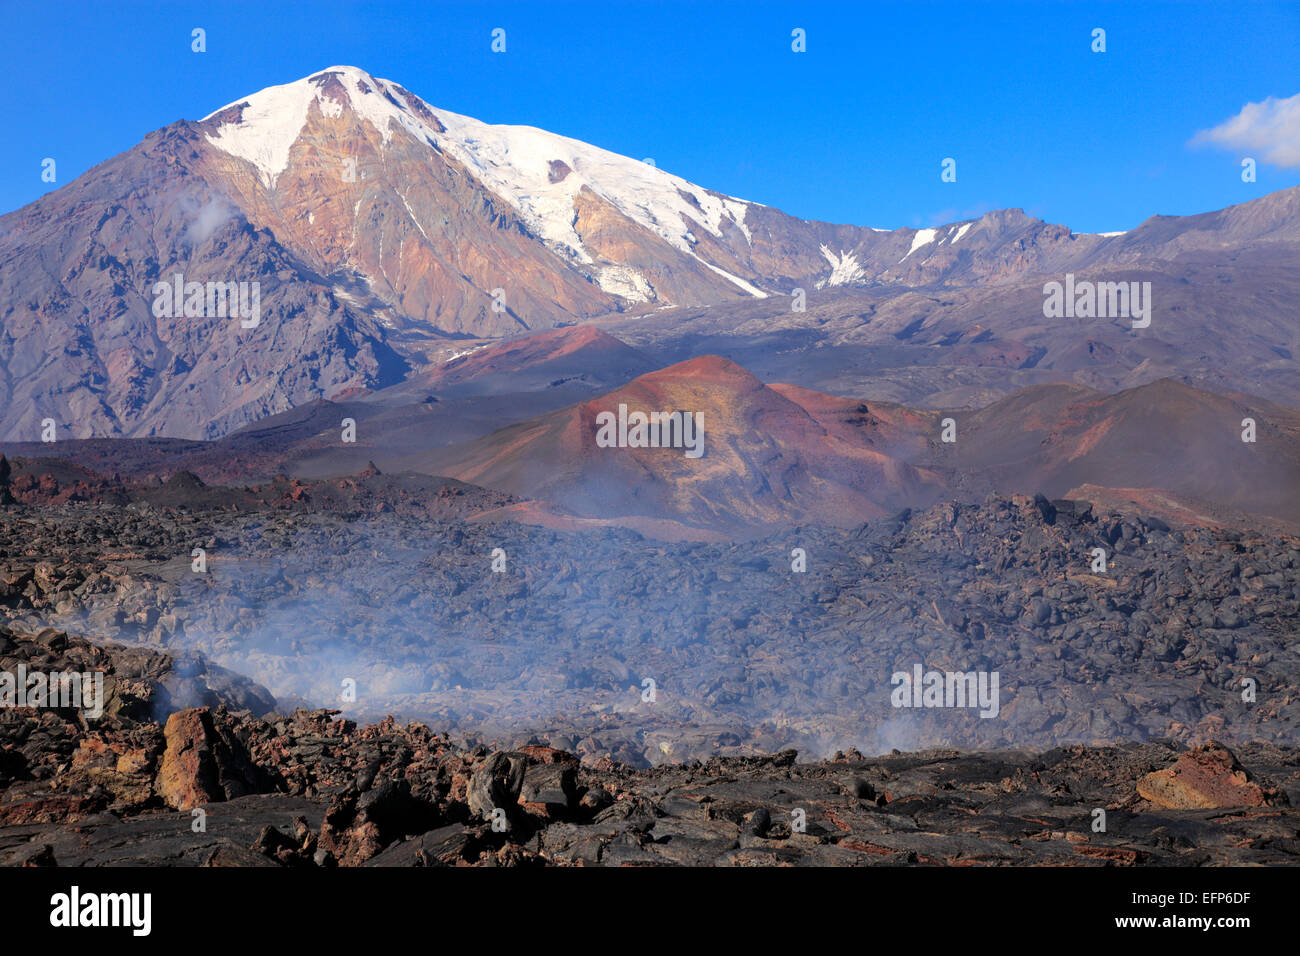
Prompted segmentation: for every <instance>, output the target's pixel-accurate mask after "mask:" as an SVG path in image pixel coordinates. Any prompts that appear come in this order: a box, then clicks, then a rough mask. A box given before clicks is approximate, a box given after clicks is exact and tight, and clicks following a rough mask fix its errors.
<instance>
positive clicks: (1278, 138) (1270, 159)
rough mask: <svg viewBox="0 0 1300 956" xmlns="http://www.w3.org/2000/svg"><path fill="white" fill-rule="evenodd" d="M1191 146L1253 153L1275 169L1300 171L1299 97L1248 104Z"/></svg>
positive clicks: (1196, 139)
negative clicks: (1279, 167)
mask: <svg viewBox="0 0 1300 956" xmlns="http://www.w3.org/2000/svg"><path fill="white" fill-rule="evenodd" d="M1191 144H1192V145H1193V146H1203V145H1207V144H1209V145H1214V146H1222V147H1224V148H1226V149H1239V150H1252V151H1254V152H1257V153H1258V154H1259V156H1260V158H1261V159H1263V160H1264V162H1266V163H1271V164H1273V165H1274V166H1284V167H1300V93H1297V94H1296V95H1295V96H1291V97H1288V98H1286V99H1283V100H1280V99H1277V98H1276V97H1273V96H1270V97H1268V98H1267V99H1265V100H1264V101H1263V102H1260V103H1247V104H1246V105H1245V106H1243V107H1242V108H1241V112H1240V113H1238V114H1237V115H1236V116H1233V117H1230V118H1229V119H1226V120H1224V121H1223V122H1222V123H1220V124H1219V125H1218V126H1215V127H1214V128H1212V129H1204V130H1201V131H1200V132H1199V133H1197V134H1196V135H1195V136H1193V137H1192V140H1191Z"/></svg>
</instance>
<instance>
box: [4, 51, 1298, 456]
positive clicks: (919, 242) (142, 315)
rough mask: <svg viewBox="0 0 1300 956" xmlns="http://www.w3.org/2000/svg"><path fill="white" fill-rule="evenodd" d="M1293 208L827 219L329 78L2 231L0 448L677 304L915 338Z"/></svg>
mask: <svg viewBox="0 0 1300 956" xmlns="http://www.w3.org/2000/svg"><path fill="white" fill-rule="evenodd" d="M809 175H810V176H816V175H817V171H816V170H815V169H812V170H809ZM826 186H827V187H828V188H833V187H834V186H835V184H833V183H828V184H826ZM1298 208H1300V190H1287V191H1283V192H1281V193H1277V194H1274V195H1273V196H1270V197H1264V198H1261V199H1259V200H1256V201H1254V202H1251V203H1246V204H1243V205H1241V206H1237V207H1231V208H1230V209H1227V210H1223V211H1222V212H1218V213H1206V214H1203V215H1200V216H1189V217H1183V218H1179V219H1175V218H1172V217H1156V218H1153V219H1152V220H1150V221H1148V222H1147V223H1144V224H1143V225H1142V226H1140V227H1138V228H1136V229H1133V230H1130V231H1129V232H1127V233H1125V234H1123V235H1120V236H1113V237H1105V236H1086V235H1077V234H1074V233H1072V232H1071V231H1070V230H1069V229H1068V228H1066V227H1064V226H1056V225H1051V224H1049V223H1045V222H1042V221H1040V220H1037V219H1032V218H1030V217H1028V216H1026V215H1024V213H1023V212H1021V211H1019V210H1000V211H994V212H989V213H986V214H985V215H983V216H981V217H979V218H978V219H975V220H970V221H964V222H962V223H955V224H949V225H945V226H936V227H930V228H924V229H896V230H892V231H882V230H877V229H871V228H863V227H859V226H851V225H833V224H830V223H824V222H813V221H807V220H803V219H796V218H795V217H793V216H789V215H786V214H785V213H783V212H781V211H779V210H777V209H774V208H772V207H770V206H766V205H760V204H758V203H752V202H746V201H744V200H740V199H735V198H732V197H731V196H728V195H724V194H722V193H720V192H716V191H714V190H711V189H707V188H704V187H702V186H697V185H694V184H692V183H690V182H688V181H686V180H684V179H682V178H680V177H678V176H674V175H672V174H671V173H668V172H666V171H664V170H662V169H657V168H655V167H654V166H653V165H651V164H649V163H647V162H643V161H641V160H638V159H634V158H630V157H626V156H620V155H617V154H615V153H611V152H609V151H607V150H603V149H600V148H598V147H596V146H591V145H588V144H585V143H582V142H578V141H577V140H573V139H569V138H566V137H564V136H560V135H557V134H554V133H548V132H544V131H542V130H539V129H534V128H531V127H524V126H493V125H490V124H487V123H482V122H480V121H478V120H475V119H472V118H470V117H467V116H462V115H460V114H457V113H451V112H448V111H446V110H443V109H440V108H437V107H434V106H430V105H429V104H428V103H426V102H425V101H424V100H422V99H421V98H419V97H418V96H416V95H415V94H414V93H412V92H410V91H409V90H407V89H406V88H405V87H403V86H402V85H400V84H398V83H395V82H393V81H390V80H380V79H377V78H375V77H374V76H372V75H370V74H369V73H366V72H365V71H363V70H359V69H356V68H355V67H334V68H331V69H327V70H323V71H321V72H319V73H315V74H313V75H311V76H309V77H306V78H304V79H301V80H297V81H295V82H292V83H288V84H286V85H283V86H274V87H270V88H267V89H264V90H262V91H260V92H257V93H253V94H251V95H249V96H247V97H245V98H243V99H240V100H238V101H237V102H234V103H231V104H229V105H227V106H224V107H222V108H221V109H219V110H217V111H216V112H213V113H210V114H208V115H207V116H206V117H205V118H204V119H202V120H198V121H184V120H182V121H179V122H176V123H173V124H171V125H169V126H166V127H163V128H162V129H159V130H157V131H155V132H153V133H150V134H149V135H148V136H146V137H145V138H144V140H143V141H142V142H141V143H139V144H138V145H137V146H135V147H134V148H132V149H130V150H128V151H127V152H125V153H122V154H121V155H119V156H116V157H112V158H110V159H108V160H107V161H105V162H103V163H100V164H98V165H97V166H95V167H94V168H92V169H90V170H88V171H87V172H86V173H85V174H84V175H82V176H80V177H78V178H77V179H76V180H74V181H73V182H71V183H68V184H67V185H65V186H63V187H61V188H59V189H57V190H55V191H53V192H51V193H48V194H47V195H45V196H43V197H42V198H41V199H39V200H37V201H36V202H34V203H31V204H30V205H28V206H26V207H24V208H22V209H19V210H16V211H14V212H11V213H9V214H7V215H5V216H3V217H0V312H2V313H3V315H2V316H0V318H2V319H3V331H4V333H5V334H4V335H3V336H0V362H2V363H3V364H4V367H5V369H6V371H7V373H8V375H7V377H6V379H5V381H3V382H0V398H3V399H4V402H3V404H2V405H0V436H9V437H11V438H18V437H21V436H29V437H30V436H31V435H34V434H40V425H41V422H42V421H44V419H46V418H54V419H56V420H57V421H58V422H59V427H60V432H59V434H60V437H64V436H65V435H71V437H88V436H90V435H95V436H105V435H156V434H165V435H172V436H185V437H212V436H216V435H222V434H225V433H226V432H228V431H230V430H232V429H234V428H238V427H240V426H241V425H243V424H245V423H247V422H250V421H254V420H256V419H259V418H261V417H263V416H266V415H269V414H273V413H276V412H282V411H285V410H287V409H290V408H294V407H297V406H300V405H302V404H304V403H307V402H311V401H315V400H318V399H321V398H330V397H333V396H337V395H348V394H355V393H356V392H357V390H359V389H379V388H384V387H386V386H389V385H393V384H396V383H398V382H402V381H405V380H407V379H409V378H411V377H412V375H413V373H415V372H418V371H421V370H426V369H429V368H431V367H433V366H436V365H437V364H438V363H439V362H440V361H441V360H444V359H446V358H447V357H449V356H450V355H451V354H453V353H455V352H458V351H463V350H464V348H465V347H466V346H472V345H473V344H478V343H481V341H482V340H486V339H499V338H508V337H514V336H517V335H523V334H526V333H529V332H537V331H541V330H545V329H551V328H555V327H557V326H566V325H573V324H576V323H579V322H581V321H583V320H584V319H588V318H593V317H597V316H606V317H609V316H616V315H618V314H620V313H628V312H635V311H638V310H646V311H657V310H659V309H661V308H663V307H665V306H691V307H696V306H706V305H721V304H726V303H737V304H739V306H738V307H741V308H743V309H744V310H745V311H746V313H747V314H751V318H752V317H753V316H755V315H757V314H758V313H759V312H761V313H762V318H761V320H758V321H756V322H755V324H753V325H752V326H751V327H750V328H749V329H747V330H745V331H743V332H741V331H737V330H728V334H731V333H732V332H735V333H736V334H739V335H749V334H757V335H765V334H766V331H767V329H768V328H769V327H770V326H773V325H779V324H780V323H783V322H788V321H794V322H798V321H800V320H799V319H797V318H796V319H792V318H791V316H792V315H793V313H792V311H791V310H792V306H791V304H790V303H791V300H787V299H785V298H784V295H789V294H791V293H792V292H793V291H794V290H795V289H804V290H808V291H809V292H812V293H815V292H816V290H818V289H824V288H827V287H831V286H848V285H859V286H871V287H873V288H875V289H877V290H879V291H880V294H881V295H888V294H889V291H890V290H891V289H892V290H897V291H898V293H899V294H900V301H905V303H906V306H905V308H904V310H903V311H904V312H906V314H905V315H904V314H901V313H900V314H898V315H896V316H895V317H894V318H895V319H897V322H898V324H897V327H896V328H895V329H894V331H895V332H896V333H897V337H894V336H891V338H892V339H893V340H895V341H897V340H902V339H904V338H906V337H907V336H910V335H913V334H915V333H916V332H917V330H921V331H924V325H925V323H926V322H927V321H929V318H928V317H929V315H930V311H929V310H931V308H932V307H933V304H934V302H935V298H934V297H933V296H931V295H930V294H929V293H928V292H927V291H926V290H934V289H940V288H944V287H947V288H955V287H961V286H971V285H985V284H1001V283H1011V282H1016V281H1021V280H1023V278H1024V277H1025V276H1027V275H1030V274H1033V273H1046V274H1049V275H1056V276H1059V275H1061V274H1064V273H1065V272H1067V271H1078V270H1080V269H1083V268H1089V267H1096V266H1098V265H1101V264H1108V265H1112V266H1125V265H1129V264H1135V263H1138V262H1140V261H1142V260H1143V259H1145V258H1147V257H1150V256H1158V257H1162V258H1163V259H1165V260H1167V259H1169V258H1171V257H1172V256H1174V255H1178V254H1182V253H1186V252H1191V251H1195V250H1198V249H1216V250H1217V249H1222V248H1223V247H1224V243H1225V242H1228V243H1234V244H1240V243H1252V242H1295V241H1297V235H1298V233H1297V228H1298V227H1297V223H1300V212H1297V209H1298ZM163 280H165V281H163ZM177 282H182V283H183V284H184V285H185V287H186V289H188V288H189V287H190V286H191V285H193V286H194V287H195V288H203V289H211V288H213V287H217V288H226V287H240V288H242V287H248V288H250V289H251V288H252V287H254V285H255V286H256V288H257V290H258V300H257V301H258V302H259V303H260V305H259V312H260V314H259V317H258V318H257V320H256V321H253V322H252V323H250V324H247V325H246V324H245V323H244V321H243V319H246V318H247V317H246V316H245V317H241V319H240V320H237V321H233V322H232V321H231V320H230V317H229V316H228V315H227V314H226V313H225V311H224V309H221V310H218V311H214V309H213V308H212V307H209V306H208V300H211V299H212V296H213V294H214V293H213V292H211V291H209V292H208V293H207V297H208V298H207V299H204V300H203V301H200V300H199V299H195V298H193V297H192V296H191V295H190V293H189V292H188V291H187V292H186V293H185V295H184V300H185V301H184V305H183V307H182V305H181V304H180V298H181V297H180V296H179V295H178V296H176V307H175V308H171V307H164V308H162V309H159V308H157V306H158V305H159V302H158V300H157V299H156V295H157V293H156V292H155V290H156V289H157V288H158V287H159V286H160V285H161V287H163V288H165V289H167V290H168V299H171V298H172V296H171V293H170V290H171V289H173V288H176V283H177ZM873 294H874V293H873ZM200 298H202V297H200ZM212 301H215V300H212ZM794 301H798V300H797V299H796V300H794ZM164 305H165V304H164ZM873 309H874V306H873ZM755 310H757V312H755ZM1039 311H1041V303H1040V304H1039V307H1038V308H1036V309H1031V312H1033V313H1034V317H1033V322H1038V321H1039V320H1040V319H1041V316H1038V315H1037V312H1039ZM854 314H855V315H856V316H857V318H858V319H860V320H862V321H864V322H867V323H868V324H870V323H871V322H874V321H876V318H875V315H876V314H875V313H874V312H872V311H870V310H864V311H863V312H861V313H854ZM890 321H891V322H892V321H893V319H891V320H890ZM890 327H891V328H894V327H893V326H890ZM881 329H882V330H883V329H884V322H883V320H882V324H881ZM467 340H474V341H467ZM1012 351H1015V350H1014V349H1012ZM1016 354H1019V353H1018V352H1017V353H1016Z"/></svg>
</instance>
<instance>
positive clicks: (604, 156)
mask: <svg viewBox="0 0 1300 956" xmlns="http://www.w3.org/2000/svg"><path fill="white" fill-rule="evenodd" d="M330 80H333V81H334V82H330ZM241 105H242V106H243V107H244V108H243V109H242V110H241V111H239V115H238V118H234V119H231V120H230V121H225V122H221V123H220V124H219V125H218V126H217V129H216V133H215V134H209V135H208V136H207V140H208V142H209V143H211V144H212V145H213V146H215V147H217V148H218V149H221V150H223V151H225V152H227V153H230V154H231V155H233V156H238V157H240V158H242V159H246V160H248V161H249V162H250V163H252V164H253V165H254V166H256V167H257V169H258V171H259V173H260V174H261V176H262V182H263V183H264V185H266V186H267V187H269V188H274V186H275V181H276V179H277V177H279V175H280V174H281V173H282V172H283V171H284V170H285V168H286V167H287V166H288V164H289V152H290V149H291V147H292V146H293V143H294V142H295V141H296V140H297V138H298V136H299V134H300V133H301V131H302V129H303V126H304V125H305V124H306V122H307V117H308V113H309V111H310V110H311V109H312V107H313V106H315V108H316V109H317V110H319V111H320V113H321V114H322V115H323V116H325V117H328V118H333V119H337V118H338V117H339V116H341V115H342V113H343V111H344V110H352V111H353V112H354V113H356V114H357V115H358V116H360V117H362V118H364V120H365V121H366V122H368V123H369V124H370V125H371V126H373V127H374V128H375V129H376V130H377V131H378V132H379V135H380V137H381V138H382V140H383V142H384V144H388V143H389V142H390V141H391V139H392V137H393V135H394V132H395V131H396V130H399V129H400V130H405V131H406V132H407V133H409V134H411V135H412V136H414V137H415V138H417V139H422V140H424V141H425V142H427V143H428V144H429V145H430V146H432V147H434V148H435V149H438V150H440V151H443V152H446V153H449V154H450V155H452V156H454V157H456V159H458V160H459V161H460V162H461V163H462V164H464V165H465V166H466V167H467V168H468V169H470V170H471V171H472V172H473V173H474V175H475V176H476V177H477V178H478V179H479V181H480V182H482V183H483V184H484V185H485V186H487V188H488V189H490V190H492V191H493V192H494V193H496V194H497V195H499V196H501V197H502V198H504V199H506V200H507V201H508V202H509V203H510V204H511V205H512V206H513V207H514V209H515V211H516V212H517V213H518V214H519V216H520V218H521V219H523V221H524V222H525V223H526V224H527V226H528V227H529V228H530V229H532V230H533V231H534V232H535V233H536V234H537V235H538V236H539V237H541V238H542V239H543V240H544V241H545V242H546V243H547V244H548V245H549V246H551V247H552V248H554V249H556V250H558V251H562V252H564V253H565V254H567V255H569V256H571V257H572V258H573V259H574V260H575V261H577V262H580V263H583V264H589V263H591V262H593V261H594V260H593V257H592V256H591V255H590V253H588V252H587V250H586V249H585V248H584V247H583V243H582V237H581V236H579V235H578V233H577V232H576V231H575V229H574V228H573V221H572V220H573V208H574V200H575V198H576V197H577V195H578V194H579V193H580V192H581V191H582V190H583V188H589V189H590V190H591V191H592V192H594V193H595V194H596V195H597V196H598V197H600V198H601V199H603V200H605V201H607V202H609V203H610V204H611V205H613V206H614V207H615V208H616V209H617V210H618V211H619V212H621V213H622V214H623V215H625V216H627V217H628V218H629V219H631V220H632V221H633V222H635V223H637V224H638V225H640V226H643V227H644V228H646V229H648V230H649V231H651V232H653V233H655V234H656V235H658V236H659V237H660V238H661V239H663V240H664V241H666V242H668V243H669V244H670V245H672V246H674V247H675V248H677V249H679V250H680V251H682V252H685V253H688V254H690V253H691V252H692V246H693V245H694V243H695V242H696V241H697V240H696V238H695V236H694V234H693V232H692V229H693V228H701V227H702V228H704V229H707V230H708V231H709V232H710V233H711V234H713V235H714V236H717V237H719V238H721V236H722V228H721V226H722V222H723V220H724V219H725V220H728V221H729V222H730V223H731V224H732V225H733V226H734V227H736V228H737V229H739V230H740V231H741V232H742V233H744V234H745V236H746V238H748V231H747V230H746V228H745V212H746V209H747V207H749V206H750V205H752V204H751V203H748V202H745V201H744V200H740V199H733V198H731V197H729V196H723V195H720V194H718V193H715V192H712V191H710V190H708V189H702V188H700V187H698V186H695V185H693V184H692V183H689V182H687V181H686V180H684V179H682V178H680V177H678V176H673V175H672V174H670V173H667V172H664V171H663V170H660V169H657V168H656V167H655V166H654V165H652V164H651V163H647V162H644V161H639V160H635V159H631V158H629V157H627V156H620V155H618V154H617V153H611V152H609V151H608V150H603V149H600V148H598V147H595V146H591V145H588V144H587V143H583V142H580V141H578V140H575V139H569V138H568V137H565V136H558V135H556V134H554V133H548V132H547V131H545V130H540V129H536V128H535V127H531V126H494V125H492V124H489V123H483V122H480V121H479V120H476V119H473V118H472V117H469V116H461V115H460V114H458V113H452V112H449V111H447V110H443V109H436V110H435V109H434V108H433V107H431V106H429V104H427V103H425V102H424V101H423V100H421V99H420V98H419V97H417V96H415V95H413V94H412V93H410V92H408V91H407V90H406V89H404V88H403V87H402V86H400V85H399V84H397V83H394V82H392V81H390V80H384V79H380V78H378V77H373V76H371V75H370V74H368V73H366V72H364V71H363V70H359V69H357V68H356V67H351V66H337V67H330V68H329V69H327V70H325V71H323V72H322V73H320V74H317V75H316V76H313V77H311V78H308V79H303V80H299V81H297V82H295V83H289V84H286V85H284V86H273V87H269V88H267V89H265V90H262V91H261V92H259V93H256V94H254V95H253V96H251V97H248V98H247V99H245V100H241V101H240V102H239V103H232V104H230V105H229V106H226V107H223V108H222V109H220V110H217V111H216V112H214V113H213V114H210V115H209V116H208V117H205V120H206V119H212V117H214V116H220V114H222V113H224V112H226V111H227V110H231V109H232V108H236V109H237V108H238V107H240V106H241ZM737 284H739V285H740V286H741V287H742V288H745V286H746V285H747V283H743V282H740V281H739V280H737ZM754 292H755V293H757V294H760V295H761V294H762V293H761V292H759V291H758V290H754Z"/></svg>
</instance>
